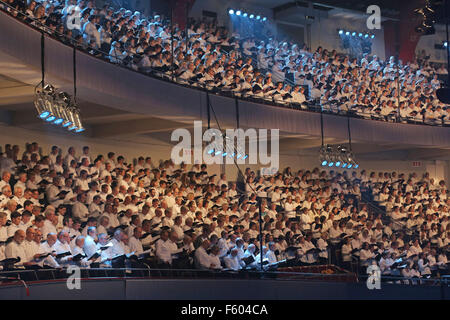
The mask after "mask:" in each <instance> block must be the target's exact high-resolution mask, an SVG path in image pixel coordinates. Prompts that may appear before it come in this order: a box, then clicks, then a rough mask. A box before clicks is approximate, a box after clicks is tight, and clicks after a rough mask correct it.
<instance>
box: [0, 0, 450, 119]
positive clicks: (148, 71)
mask: <svg viewBox="0 0 450 320" xmlns="http://www.w3.org/2000/svg"><path fill="white" fill-rule="evenodd" d="M1 6H3V7H5V8H7V9H8V8H9V9H10V10H13V11H14V12H16V13H17V15H19V16H21V17H22V20H25V19H27V20H31V21H32V22H33V23H34V24H35V25H33V24H29V23H26V22H24V23H26V24H27V25H28V26H30V27H32V28H33V29H37V30H39V31H41V32H44V33H46V34H47V35H48V36H50V37H52V38H54V39H56V40H59V41H62V42H63V43H65V44H66V45H69V46H71V47H74V48H75V49H78V50H82V51H87V52H88V53H89V54H91V55H93V56H94V57H95V58H97V59H101V60H103V61H107V62H108V63H111V64H115V65H119V66H121V67H125V68H127V69H129V70H132V71H135V72H139V73H141V74H145V75H147V76H156V77H157V78H158V79H162V80H165V81H169V82H172V83H176V84H178V85H189V86H190V87H191V88H194V89H198V90H204V91H209V92H211V93H215V94H221V95H224V96H232V97H236V98H239V99H241V100H246V101H251V102H257V103H262V104H269V105H272V106H277V107H283V108H291V109H298V110H304V111H310V112H319V111H320V110H322V109H323V112H325V113H330V114H336V115H339V116H344V115H346V116H347V115H348V116H351V117H354V118H362V119H368V120H376V121H383V122H386V121H388V122H397V123H409V124H421V125H431V126H443V127H448V126H450V121H444V119H443V118H442V119H441V121H440V123H439V120H438V119H435V120H429V121H428V122H426V121H425V119H424V118H422V119H421V120H418V119H417V118H413V117H397V116H396V117H388V116H379V115H376V114H373V113H370V112H366V110H364V106H360V108H362V112H358V111H357V110H332V108H331V107H330V108H329V109H330V110H327V109H326V108H323V106H322V105H315V104H314V103H310V102H309V103H306V104H301V105H300V104H296V103H291V102H284V101H277V100H274V99H273V97H271V98H260V97H257V96H255V95H248V94H246V93H233V92H232V91H224V90H221V89H219V88H217V87H214V88H213V89H211V86H207V85H204V84H202V83H199V82H195V81H192V80H183V81H182V82H183V83H180V82H181V81H180V78H179V76H174V75H173V74H172V73H170V72H169V73H164V72H162V71H159V70H157V69H154V68H152V67H146V68H145V69H141V70H135V69H133V68H131V67H130V66H128V65H127V62H126V61H125V59H121V58H120V57H119V58H117V57H114V59H115V60H116V61H117V60H118V61H120V62H119V63H115V62H112V61H111V60H110V59H108V58H107V57H110V54H109V53H107V52H104V51H101V50H99V49H94V48H90V47H87V48H84V47H80V46H77V45H76V43H75V39H74V38H73V37H70V38H69V37H67V36H66V35H65V34H61V33H59V32H57V31H56V30H52V31H51V32H50V30H49V29H48V27H47V26H45V25H44V24H43V23H42V22H40V21H39V20H37V19H35V18H32V17H29V16H27V15H26V14H25V13H23V12H21V11H20V10H17V9H15V8H13V7H11V6H10V5H9V4H7V3H5V2H3V1H2V0H0V11H3V12H5V13H7V14H9V15H11V14H10V12H8V11H7V10H5V9H3V8H1ZM14 18H16V19H19V18H18V17H14ZM122 52H126V53H128V54H129V53H132V52H131V51H127V50H122ZM98 55H103V56H104V57H100V56H98ZM172 59H173V57H172ZM286 81H287V82H289V83H292V82H291V81H288V79H286ZM326 105H328V106H332V104H331V103H327V104H326ZM336 106H337V105H336ZM354 107H357V105H355V106H352V107H351V109H354ZM338 109H339V108H338Z"/></svg>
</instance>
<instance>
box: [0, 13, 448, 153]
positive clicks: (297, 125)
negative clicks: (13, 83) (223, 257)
mask: <svg viewBox="0 0 450 320" xmlns="http://www.w3.org/2000/svg"><path fill="white" fill-rule="evenodd" d="M0 30H2V32H1V33H0V62H1V63H0V65H1V66H2V67H1V71H0V73H2V74H5V75H7V76H10V77H12V78H15V79H17V80H20V81H22V82H25V83H28V84H30V85H36V84H37V83H38V82H39V81H40V76H41V70H40V68H41V67H40V66H41V61H40V41H41V32H40V31H38V30H36V29H33V28H32V27H30V26H29V25H27V24H25V23H23V22H21V21H19V20H17V19H15V18H13V17H11V16H9V15H8V14H6V13H4V12H1V11H0ZM72 54H73V48H72V47H70V46H67V45H65V44H63V43H62V42H60V41H58V40H56V39H53V38H51V37H49V36H46V37H45V69H46V79H47V80H48V81H49V82H50V83H52V84H54V85H55V86H57V87H58V88H61V89H63V90H67V91H68V92H71V90H72V87H73V82H72V81H73V65H72ZM77 79H78V80H77V87H78V98H80V99H82V100H84V101H88V102H91V103H95V104H100V105H105V106H109V107H111V108H114V109H119V110H124V111H128V112H132V113H138V114H144V115H152V116H154V117H159V118H164V119H171V120H175V121H180V122H184V123H186V124H187V123H190V122H192V121H194V120H203V121H206V115H207V106H206V93H205V92H204V91H202V90H198V89H195V88H190V87H185V86H182V85H179V84H175V83H172V82H168V81H163V80H160V79H155V78H153V77H150V76H147V75H145V74H142V73H139V72H135V71H133V70H130V69H127V68H124V67H121V66H118V65H113V64H112V63H109V62H107V61H104V60H102V59H99V58H96V57H94V56H91V55H89V54H87V53H84V52H78V53H77ZM210 101H211V105H212V106H213V108H214V111H215V113H216V115H217V118H218V120H219V121H220V124H221V126H222V127H225V128H226V127H235V126H236V100H235V99H234V98H231V97H225V96H219V95H214V94H210ZM238 110H239V120H240V121H239V122H240V126H241V127H242V128H268V129H280V131H281V132H282V133H283V132H284V133H289V134H303V135H311V136H316V137H319V136H320V114H319V113H314V112H308V111H301V110H294V109H289V108H282V107H277V106H271V105H265V104H260V103H255V102H250V101H245V100H238ZM82 112H83V110H81V113H82ZM189 126H191V125H189ZM351 128H352V136H353V137H354V139H355V140H356V141H358V142H365V143H396V144H405V145H414V146H425V147H444V148H445V147H449V146H450V128H448V127H434V126H427V125H412V124H399V123H390V122H383V121H375V120H364V119H356V118H351ZM324 134H325V136H327V137H334V138H338V139H346V138H347V117H344V116H337V115H330V114H325V115H324Z"/></svg>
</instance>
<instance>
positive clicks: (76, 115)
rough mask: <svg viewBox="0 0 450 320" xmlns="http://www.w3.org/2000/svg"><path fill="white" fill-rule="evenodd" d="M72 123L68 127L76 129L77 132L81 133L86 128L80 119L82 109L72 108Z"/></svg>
mask: <svg viewBox="0 0 450 320" xmlns="http://www.w3.org/2000/svg"><path fill="white" fill-rule="evenodd" d="M72 118H73V121H72V125H71V126H69V127H68V130H69V131H72V130H75V132H77V133H79V132H82V131H84V130H85V129H84V128H83V125H82V124H81V119H80V111H79V110H78V109H75V108H74V109H73V110H72Z"/></svg>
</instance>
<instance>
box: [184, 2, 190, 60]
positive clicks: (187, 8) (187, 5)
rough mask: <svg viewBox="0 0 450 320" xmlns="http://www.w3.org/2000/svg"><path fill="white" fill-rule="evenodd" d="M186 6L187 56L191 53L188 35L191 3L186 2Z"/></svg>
mask: <svg viewBox="0 0 450 320" xmlns="http://www.w3.org/2000/svg"><path fill="white" fill-rule="evenodd" d="M185 4H186V25H185V30H186V32H185V35H184V36H185V38H186V54H188V51H189V48H188V47H189V35H188V31H189V17H188V15H189V3H188V1H185Z"/></svg>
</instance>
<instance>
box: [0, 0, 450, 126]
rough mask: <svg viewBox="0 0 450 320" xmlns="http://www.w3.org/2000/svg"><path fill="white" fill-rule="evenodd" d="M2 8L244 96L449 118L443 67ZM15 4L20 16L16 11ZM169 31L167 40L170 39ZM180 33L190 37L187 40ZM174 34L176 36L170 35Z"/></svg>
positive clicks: (93, 14)
mask: <svg viewBox="0 0 450 320" xmlns="http://www.w3.org/2000/svg"><path fill="white" fill-rule="evenodd" d="M4 1H5V2H6V4H8V5H9V6H10V7H8V6H6V5H4V4H2V3H1V2H0V8H3V9H4V10H6V11H9V12H10V13H11V14H13V15H15V16H18V17H20V18H24V19H26V20H27V21H29V23H31V24H33V25H35V26H36V27H40V28H43V29H44V30H45V31H46V32H48V33H50V34H52V35H54V36H56V37H58V38H60V39H61V40H62V41H65V42H69V43H70V44H72V45H76V46H78V47H79V48H82V49H84V50H86V51H89V52H91V53H92V54H94V55H97V56H101V57H103V58H104V59H108V60H109V61H111V62H112V63H117V64H121V65H125V66H128V67H130V68H132V69H134V70H139V71H142V72H152V73H155V72H156V73H157V74H158V75H162V76H163V77H166V78H169V79H172V80H175V81H178V82H179V83H183V84H187V85H192V86H197V87H203V88H206V89H209V90H214V91H217V92H221V93H223V94H232V95H235V96H238V97H242V98H251V99H258V100H259V101H265V102H268V103H277V104H282V105H291V106H295V107H298V108H301V109H316V107H315V106H319V107H320V109H321V110H325V111H328V112H333V113H347V112H349V113H352V114H354V115H359V116H361V117H365V118H368V119H377V120H386V121H400V122H410V121H412V122H421V123H427V124H448V123H449V122H450V118H449V113H448V110H447V106H446V105H444V104H443V103H441V102H440V101H439V100H438V99H437V97H436V94H435V91H436V89H438V88H439V87H440V85H441V84H440V81H439V76H442V75H446V74H447V70H446V68H445V66H444V65H437V64H435V65H433V64H432V63H430V62H428V60H427V59H417V60H414V61H412V62H407V63H403V62H402V61H396V60H395V59H394V57H390V58H389V59H387V60H386V61H382V60H381V59H380V58H378V57H377V56H375V55H372V56H369V55H367V54H365V55H364V56H363V57H362V58H360V59H357V58H352V57H350V56H348V55H345V54H338V53H337V52H336V50H333V51H328V50H326V49H323V48H322V47H319V48H318V49H317V50H316V51H315V52H312V51H310V50H308V48H307V47H306V46H305V45H299V44H296V43H294V42H282V41H277V40H276V39H275V38H273V37H272V38H269V37H267V38H264V39H260V38H252V37H246V38H242V37H241V36H240V35H239V33H237V32H234V33H231V32H230V31H229V30H228V29H227V28H225V27H220V26H218V25H217V23H216V22H208V21H195V20H193V21H191V22H190V23H189V27H188V29H187V31H186V32H187V37H186V32H185V31H184V30H181V29H180V28H178V25H176V24H174V26H173V32H172V29H171V24H170V22H169V21H168V20H167V19H163V18H162V17H160V16H157V15H156V16H149V17H145V16H143V15H142V14H141V13H139V12H134V13H133V12H131V11H130V10H126V9H124V8H121V9H118V10H114V9H113V8H110V7H109V6H108V5H105V6H103V7H101V8H98V7H95V3H94V1H93V0H90V1H87V0H66V1H65V2H58V1H57V0H42V1H34V0H30V2H29V3H23V2H21V1H22V0H4ZM11 7H12V8H16V9H17V10H18V11H19V12H23V13H24V15H23V16H22V15H20V14H19V13H18V12H17V11H15V10H14V9H11ZM172 34H173V39H172ZM186 38H187V41H186ZM172 40H173V41H172Z"/></svg>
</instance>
